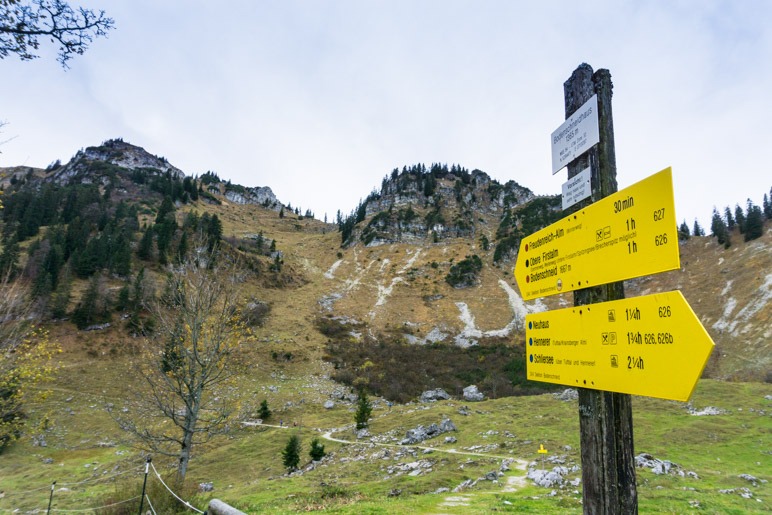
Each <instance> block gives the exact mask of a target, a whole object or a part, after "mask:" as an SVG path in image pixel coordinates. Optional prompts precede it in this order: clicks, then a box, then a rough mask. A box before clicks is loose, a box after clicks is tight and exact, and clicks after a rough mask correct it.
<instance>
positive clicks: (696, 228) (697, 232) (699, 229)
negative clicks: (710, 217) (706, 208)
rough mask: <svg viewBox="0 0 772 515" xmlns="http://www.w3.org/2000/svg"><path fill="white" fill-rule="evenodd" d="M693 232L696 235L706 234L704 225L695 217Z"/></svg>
mask: <svg viewBox="0 0 772 515" xmlns="http://www.w3.org/2000/svg"><path fill="white" fill-rule="evenodd" d="M692 234H693V235H694V236H705V231H703V230H702V227H700V223H699V222H698V221H697V219H696V218H695V219H694V229H692Z"/></svg>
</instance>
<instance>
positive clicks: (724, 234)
mask: <svg viewBox="0 0 772 515" xmlns="http://www.w3.org/2000/svg"><path fill="white" fill-rule="evenodd" d="M710 233H711V235H712V236H715V237H716V239H717V240H718V243H719V245H723V246H724V247H725V248H729V245H731V242H730V241H729V230H728V229H727V228H726V224H725V223H724V219H723V218H721V215H720V214H718V210H717V209H716V208H715V207H714V208H713V218H712V219H711V222H710Z"/></svg>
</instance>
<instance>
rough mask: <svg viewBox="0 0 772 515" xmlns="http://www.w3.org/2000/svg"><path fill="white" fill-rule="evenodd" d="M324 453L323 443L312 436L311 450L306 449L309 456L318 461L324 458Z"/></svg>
mask: <svg viewBox="0 0 772 515" xmlns="http://www.w3.org/2000/svg"><path fill="white" fill-rule="evenodd" d="M325 454H327V453H325V452H324V445H322V444H321V443H319V439H318V438H314V439H313V440H311V450H310V451H308V455H309V456H311V459H312V460H314V461H319V460H321V459H322V458H324V456H325Z"/></svg>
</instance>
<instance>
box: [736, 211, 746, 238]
mask: <svg viewBox="0 0 772 515" xmlns="http://www.w3.org/2000/svg"><path fill="white" fill-rule="evenodd" d="M734 220H735V222H737V228H738V229H740V234H744V233H745V214H744V213H743V208H741V207H740V204H735V207H734Z"/></svg>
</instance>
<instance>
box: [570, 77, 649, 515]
mask: <svg viewBox="0 0 772 515" xmlns="http://www.w3.org/2000/svg"><path fill="white" fill-rule="evenodd" d="M563 91H564V95H565V113H566V118H568V117H570V116H571V115H572V114H573V113H574V112H575V111H576V110H577V109H579V108H580V107H581V106H582V104H584V103H585V102H586V101H587V100H589V99H590V97H592V96H593V95H595V94H597V95H598V126H599V133H600V134H599V136H600V142H599V143H598V145H595V146H593V147H592V148H591V149H590V150H589V151H588V152H586V153H584V154H583V155H581V156H580V157H579V158H577V159H576V160H574V161H573V162H572V163H570V164H569V165H568V178H569V179H571V178H572V177H574V176H575V175H577V174H578V173H579V172H580V171H581V170H583V169H585V168H587V167H588V166H589V167H590V170H591V171H590V173H591V187H592V196H591V198H589V199H587V200H584V201H582V202H580V203H579V204H577V205H575V206H574V207H573V209H572V211H578V210H580V209H582V208H584V207H586V206H587V205H589V204H591V203H592V202H596V201H598V200H600V199H602V198H603V197H606V196H608V195H610V194H611V193H614V192H616V191H617V180H616V157H615V154H614V124H613V121H612V116H611V93H612V84H611V74H610V73H609V71H608V70H605V69H600V70H598V71H597V72H595V73H593V70H592V67H591V66H589V65H588V64H581V65H579V67H578V68H577V69H576V70H574V72H573V73H572V74H571V78H570V79H568V80H567V81H566V82H565V83H564V84H563ZM598 266H603V264H602V263H598ZM624 296H625V293H624V287H623V283H621V282H616V283H609V284H604V285H602V286H597V287H593V288H585V289H582V290H577V291H575V292H574V305H575V306H582V305H585V304H593V303H596V302H604V301H608V300H616V299H623V298H624ZM579 427H580V432H581V434H580V442H581V455H582V483H583V494H582V499H583V506H584V512H585V513H591V514H615V513H625V514H626V513H638V492H637V489H636V484H635V457H634V449H633V412H632V403H631V396H630V395H627V394H621V393H613V392H608V391H601V390H590V389H586V388H579Z"/></svg>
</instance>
